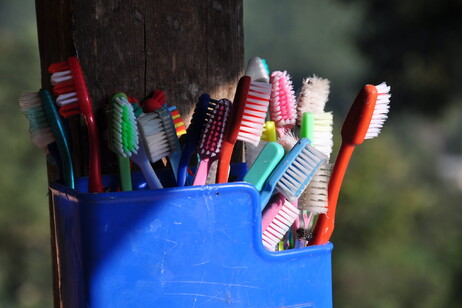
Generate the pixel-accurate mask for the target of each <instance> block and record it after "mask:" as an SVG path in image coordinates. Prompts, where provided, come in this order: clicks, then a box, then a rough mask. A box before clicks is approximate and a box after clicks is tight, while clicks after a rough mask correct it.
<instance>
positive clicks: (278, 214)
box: [262, 193, 300, 251]
mask: <svg viewBox="0 0 462 308" xmlns="http://www.w3.org/2000/svg"><path fill="white" fill-rule="evenodd" d="M299 214H300V210H299V209H298V208H297V207H296V206H295V205H293V204H292V203H291V202H289V201H287V199H286V198H285V197H284V195H283V194H281V193H276V194H275V195H274V196H273V197H272V198H271V201H270V203H269V205H268V206H267V207H266V208H265V209H264V211H263V213H262V242H263V246H265V247H266V249H268V250H270V251H276V246H277V245H278V243H279V242H280V240H281V239H282V238H283V237H284V235H285V234H286V233H287V232H288V231H289V230H290V227H291V226H292V224H293V223H294V222H295V220H296V219H297V217H298V215H299ZM279 250H281V249H279Z"/></svg>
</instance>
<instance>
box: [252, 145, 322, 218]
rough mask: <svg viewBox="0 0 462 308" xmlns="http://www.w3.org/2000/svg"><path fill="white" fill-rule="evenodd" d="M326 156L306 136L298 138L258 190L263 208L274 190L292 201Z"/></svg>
mask: <svg viewBox="0 0 462 308" xmlns="http://www.w3.org/2000/svg"><path fill="white" fill-rule="evenodd" d="M325 160H326V156H325V155H324V154H322V153H321V152H319V151H317V150H316V149H315V148H313V147H312V146H311V145H310V140H309V139H308V138H302V139H300V140H299V141H298V142H297V144H296V145H295V146H294V147H293V148H292V150H290V152H289V153H288V154H287V155H286V156H285V157H284V158H283V159H282V160H281V162H280V163H279V164H278V166H277V167H276V168H275V169H274V171H273V172H272V173H271V175H270V176H269V177H268V180H267V181H266V183H265V185H264V186H263V188H262V190H261V192H260V202H261V203H260V204H261V208H262V210H263V209H264V208H265V206H266V204H267V203H268V201H269V199H270V198H271V196H272V194H273V192H274V190H277V191H278V192H280V193H282V194H283V195H284V196H285V197H286V199H287V200H289V201H294V200H295V199H296V198H298V197H299V196H300V194H301V193H302V191H303V190H304V189H305V188H306V186H307V185H308V183H309V182H310V180H311V178H312V177H313V175H314V173H315V172H316V170H317V169H318V168H319V167H320V165H321V164H322V162H324V161H325Z"/></svg>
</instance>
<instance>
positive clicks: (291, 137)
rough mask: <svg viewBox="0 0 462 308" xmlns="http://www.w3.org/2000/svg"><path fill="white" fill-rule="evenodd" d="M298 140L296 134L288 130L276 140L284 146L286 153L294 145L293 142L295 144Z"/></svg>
mask: <svg viewBox="0 0 462 308" xmlns="http://www.w3.org/2000/svg"><path fill="white" fill-rule="evenodd" d="M298 140H299V139H298V138H297V136H295V134H294V133H292V132H290V131H289V132H287V133H286V134H285V135H283V136H282V137H281V138H279V139H278V141H277V142H278V143H279V144H280V145H282V146H283V147H284V150H285V152H286V153H287V152H289V151H290V150H291V149H292V148H293V147H294V146H295V144H297V142H298Z"/></svg>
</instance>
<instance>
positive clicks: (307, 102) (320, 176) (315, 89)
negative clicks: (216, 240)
mask: <svg viewBox="0 0 462 308" xmlns="http://www.w3.org/2000/svg"><path fill="white" fill-rule="evenodd" d="M329 86H330V82H329V80H327V79H323V78H319V77H317V76H312V77H309V78H306V79H304V81H303V86H302V90H301V92H300V94H299V96H298V99H297V103H298V106H297V112H298V117H297V124H298V125H301V129H300V137H307V138H309V139H310V140H311V141H312V145H313V146H314V147H315V148H316V149H317V150H319V151H320V152H322V153H324V154H325V155H326V156H327V158H328V159H327V160H326V162H324V163H323V164H322V165H321V167H320V168H319V169H318V171H317V172H316V173H315V175H314V176H313V178H312V180H311V182H310V184H309V185H308V187H307V188H306V189H305V191H304V192H303V193H302V194H301V195H300V198H299V203H298V207H299V208H300V209H302V216H301V219H299V220H302V221H304V222H305V223H304V227H305V228H307V230H305V232H309V231H308V228H310V226H311V224H312V221H313V219H314V217H315V216H317V215H319V214H324V213H325V212H326V211H327V195H328V189H327V186H328V182H329V178H330V170H331V164H330V163H329V158H330V155H331V153H332V147H333V134H332V126H333V114H332V112H325V111H324V107H325V105H326V103H327V100H328V95H329ZM309 230H311V229H309ZM297 244H300V240H299V241H297Z"/></svg>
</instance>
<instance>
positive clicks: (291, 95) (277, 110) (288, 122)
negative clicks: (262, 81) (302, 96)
mask: <svg viewBox="0 0 462 308" xmlns="http://www.w3.org/2000/svg"><path fill="white" fill-rule="evenodd" d="M270 83H271V85H272V88H271V98H270V105H269V106H270V107H269V110H270V118H271V120H272V121H274V122H275V124H276V130H277V133H278V136H279V137H282V136H284V135H285V134H286V133H287V132H288V131H290V130H291V129H292V128H293V127H294V126H295V124H296V120H297V105H296V98H295V92H294V90H293V86H292V81H291V79H290V75H289V74H288V73H287V72H286V71H284V72H281V71H275V72H272V73H271V79H270Z"/></svg>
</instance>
